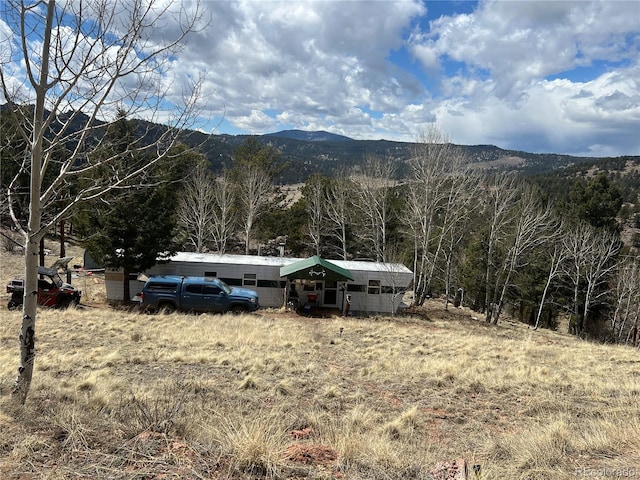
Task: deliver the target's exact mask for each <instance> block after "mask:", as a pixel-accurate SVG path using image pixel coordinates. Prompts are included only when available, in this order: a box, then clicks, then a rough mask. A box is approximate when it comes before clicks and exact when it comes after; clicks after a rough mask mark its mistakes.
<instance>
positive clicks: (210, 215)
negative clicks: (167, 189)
mask: <svg viewBox="0 0 640 480" xmlns="http://www.w3.org/2000/svg"><path fill="white" fill-rule="evenodd" d="M215 206H216V185H215V178H214V176H213V174H212V173H211V171H210V170H209V169H208V168H207V166H206V164H200V165H199V166H198V167H197V168H196V169H195V170H194V171H193V172H192V173H191V175H189V177H188V178H187V179H186V181H185V183H184V185H183V188H182V192H181V194H180V201H179V203H178V210H177V215H178V221H179V222H180V224H181V225H182V227H183V228H184V229H185V231H186V232H187V238H188V239H189V243H190V244H191V245H192V246H193V248H194V249H195V251H196V252H200V253H201V252H204V251H205V247H206V245H207V242H208V241H210V240H212V239H211V232H212V230H213V223H214V221H215Z"/></svg>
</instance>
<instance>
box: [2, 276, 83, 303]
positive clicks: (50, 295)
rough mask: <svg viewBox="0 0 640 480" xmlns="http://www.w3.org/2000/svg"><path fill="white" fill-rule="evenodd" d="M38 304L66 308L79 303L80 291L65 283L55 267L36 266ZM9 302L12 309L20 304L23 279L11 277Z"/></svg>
mask: <svg viewBox="0 0 640 480" xmlns="http://www.w3.org/2000/svg"><path fill="white" fill-rule="evenodd" d="M38 275H39V276H40V278H39V279H38V305H40V306H41V307H54V308H67V307H69V306H71V305H77V304H79V303H80V297H81V296H82V292H81V291H80V290H78V289H77V288H76V287H74V286H73V285H70V284H68V283H65V282H63V281H62V278H60V275H59V274H58V271H57V270H56V269H55V268H46V267H38ZM7 293H8V294H10V295H11V296H10V297H9V303H8V304H7V308H8V309H9V310H14V309H17V308H20V307H21V306H22V302H23V298H24V280H21V279H13V280H11V281H10V282H9V283H8V284H7Z"/></svg>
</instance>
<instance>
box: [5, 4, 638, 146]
mask: <svg viewBox="0 0 640 480" xmlns="http://www.w3.org/2000/svg"><path fill="white" fill-rule="evenodd" d="M176 3H178V2H174V4H176ZM188 3H189V0H185V1H184V2H182V4H188ZM203 7H204V8H205V9H206V10H207V15H208V17H207V18H209V19H210V22H209V24H208V26H207V27H206V28H205V29H203V30H202V31H199V32H197V33H194V34H192V35H191V36H190V37H189V38H188V43H187V45H186V48H185V49H184V50H182V52H181V53H180V54H179V55H178V56H176V57H175V58H174V62H173V65H172V69H171V70H170V71H169V72H168V75H167V77H168V78H169V79H170V80H171V81H172V82H173V85H174V86H175V88H174V91H175V92H179V91H180V86H181V83H182V82H185V81H186V79H187V78H188V77H189V76H191V77H195V76H196V75H198V74H199V73H201V72H205V78H206V81H205V84H204V85H203V98H202V101H201V104H200V107H201V108H202V118H201V119H200V120H201V123H200V126H201V129H202V130H204V131H210V132H213V133H230V134H239V133H242V134H245V133H249V134H263V133H270V132H275V131H279V130H284V129H302V130H326V131H330V132H333V133H337V134H341V135H346V136H349V137H351V138H355V139H387V140H398V141H415V140H416V139H417V138H418V137H419V136H420V134H421V132H424V131H425V130H426V129H427V127H428V126H429V125H430V124H432V123H436V124H437V126H438V128H439V129H440V130H441V131H442V132H443V133H444V134H445V135H447V136H448V137H449V139H450V140H451V141H452V142H454V143H459V144H468V145H473V144H493V145H497V146H499V147H501V148H505V149H515V150H525V151H530V152H553V153H564V154H573V155H589V156H617V155H640V89H639V84H640V0H626V1H625V0H619V1H599V2H591V1H582V0H580V1H552V0H537V1H526V0H521V1H516V0H511V1H492V0H487V1H480V2H470V1H440V2H432V1H414V0H406V1H393V0H392V1H385V0H369V1H350V0H340V1H338V0H321V1H296V2H294V1H274V0H241V1H226V0H216V1H213V0H205V1H203ZM168 27H169V28H170V26H168ZM1 28H2V25H1V24H0V29H1ZM164 34H165V32H164V31H162V30H158V31H157V35H158V36H161V35H164ZM176 95H177V93H176Z"/></svg>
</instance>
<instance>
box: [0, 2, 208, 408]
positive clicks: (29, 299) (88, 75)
mask: <svg viewBox="0 0 640 480" xmlns="http://www.w3.org/2000/svg"><path fill="white" fill-rule="evenodd" d="M0 8H1V9H2V11H1V14H2V17H3V20H4V21H5V22H6V24H7V25H8V26H9V28H11V30H12V31H13V32H15V33H16V34H17V35H15V36H13V37H9V36H6V37H3V38H2V39H0V42H1V43H0V49H1V50H2V55H0V62H2V64H1V65H0V67H1V68H0V89H1V90H0V91H1V93H2V95H3V96H4V99H5V101H6V102H7V103H8V113H9V114H13V115H15V117H16V119H17V121H16V125H18V128H19V132H20V135H21V137H22V139H23V140H24V142H25V144H26V145H27V147H26V151H25V152H24V155H23V156H22V164H21V166H20V169H19V173H18V174H17V175H16V177H15V178H14V179H13V181H12V182H11V183H10V185H9V187H8V190H7V202H8V206H9V211H10V215H11V217H12V219H13V221H14V223H15V225H16V228H17V229H18V230H19V231H20V232H21V234H22V235H23V238H24V244H25V273H24V276H25V289H24V291H25V296H24V303H23V314H22V326H21V331H20V365H19V368H18V375H17V378H16V380H15V388H14V394H15V395H16V396H17V397H18V398H19V399H20V401H21V402H23V403H24V402H25V400H26V398H27V394H28V392H29V387H30V385H31V379H32V375H33V366H34V360H35V327H36V312H37V290H38V285H37V281H38V278H37V266H38V249H39V244H40V241H41V239H42V238H43V237H44V234H45V232H46V231H47V230H48V229H50V228H51V227H52V226H54V225H56V224H58V223H59V221H60V220H62V219H65V218H67V217H68V216H69V215H70V214H71V212H72V211H73V210H74V208H75V207H76V206H77V205H78V204H79V203H81V202H84V201H88V200H92V199H95V198H98V197H100V196H103V195H105V194H106V193H107V192H112V191H114V190H116V189H119V188H128V187H130V186H131V184H132V180H133V179H134V178H137V177H139V176H140V174H142V173H143V172H144V171H146V170H147V169H148V168H150V167H152V166H153V165H154V164H156V163H157V162H160V161H161V160H163V159H166V158H168V157H169V156H170V155H171V152H172V148H173V147H174V146H175V144H176V142H177V133H178V131H179V129H181V128H184V127H186V126H189V125H191V123H190V122H191V121H192V119H193V118H194V116H195V113H196V111H195V108H196V105H197V103H196V100H197V99H198V94H199V83H200V81H199V80H198V79H196V80H195V81H193V83H192V84H191V86H190V88H189V91H184V92H183V94H182V96H180V95H178V97H176V96H170V95H169V93H170V91H171V87H172V85H170V84H168V83H167V81H166V77H167V76H168V69H167V67H168V65H169V62H170V61H171V59H172V58H173V56H174V55H175V53H176V52H177V50H178V49H179V48H180V45H181V43H182V40H183V39H184V38H185V36H186V35H187V34H189V33H190V32H191V31H193V30H194V29H195V28H197V26H198V23H199V22H200V21H201V18H200V17H201V12H200V7H199V5H198V3H197V2H196V3H190V4H189V7H188V8H187V7H184V6H183V4H181V3H167V2H154V1H149V0H131V1H129V2H95V1H82V0H73V1H71V0H68V1H62V2H59V3H56V2H55V1H54V0H48V1H47V0H40V1H35V2H27V1H18V0H5V1H4V2H3V4H2V6H1V7H0ZM159 29H162V30H163V32H164V33H165V34H164V35H162V36H159V35H157V31H158V30H159ZM18 78H21V80H22V81H21V82H19V81H18V82H17V81H16V80H17V79H18ZM169 83H171V82H169ZM169 104H170V105H171V107H170V108H171V112H170V113H168V112H166V111H163V110H162V109H163V108H164V107H166V106H167V105H169ZM116 110H120V111H124V112H125V113H126V115H127V116H128V117H130V118H133V117H144V118H146V119H147V120H150V121H159V120H162V121H163V123H164V124H165V125H167V126H166V128H162V129H158V130H156V131H155V132H154V135H153V137H152V136H151V135H149V134H148V133H149V132H143V133H142V134H141V135H140V136H139V137H138V138H136V139H132V140H131V141H130V143H128V144H127V145H125V148H124V149H119V150H117V151H118V153H117V154H113V155H111V156H104V155H93V152H95V151H98V150H101V151H107V150H108V149H107V148H106V147H107V146H106V145H105V142H107V141H108V137H107V136H105V135H104V132H105V131H106V129H108V127H109V125H110V122H112V121H116V120H117V119H116ZM23 118H26V119H27V120H26V121H22V119H23ZM110 119H111V120H110ZM62 148H64V149H65V150H64V155H62V156H60V155H59V152H60V150H61V149H62ZM136 152H144V153H145V154H144V155H136V154H135V153H136ZM150 155H151V159H149V156H150ZM136 158H139V159H141V160H140V162H136ZM125 159H126V161H124V160H125ZM142 159H143V160H142ZM24 175H27V176H28V177H29V182H30V183H29V211H28V215H27V217H28V218H27V219H26V221H25V220H24V219H23V217H22V216H21V215H20V214H19V212H18V211H17V210H16V206H17V205H19V203H20V201H21V200H22V198H23V197H24V192H21V191H20V190H19V189H18V188H17V187H18V185H19V184H20V181H21V178H22V177H23V176H24ZM72 186H73V188H71V187H72Z"/></svg>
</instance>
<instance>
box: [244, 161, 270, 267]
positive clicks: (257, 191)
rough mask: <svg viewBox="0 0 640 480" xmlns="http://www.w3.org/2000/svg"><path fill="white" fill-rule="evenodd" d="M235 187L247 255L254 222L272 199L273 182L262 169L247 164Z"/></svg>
mask: <svg viewBox="0 0 640 480" xmlns="http://www.w3.org/2000/svg"><path fill="white" fill-rule="evenodd" d="M236 189H237V190H236V198H237V199H238V202H239V204H240V207H241V215H242V229H243V232H244V245H245V254H246V255H249V251H250V245H251V238H252V237H251V234H252V232H253V227H254V224H255V222H256V220H257V219H258V218H259V217H260V215H261V214H262V212H263V211H264V210H265V208H266V207H267V205H268V204H269V202H270V201H272V193H273V184H272V183H271V178H270V177H269V175H268V174H267V173H266V172H265V171H264V170H263V169H261V168H260V167H258V166H256V165H247V166H246V168H245V169H244V171H243V172H242V175H241V176H240V177H239V181H238V184H237V185H236Z"/></svg>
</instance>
